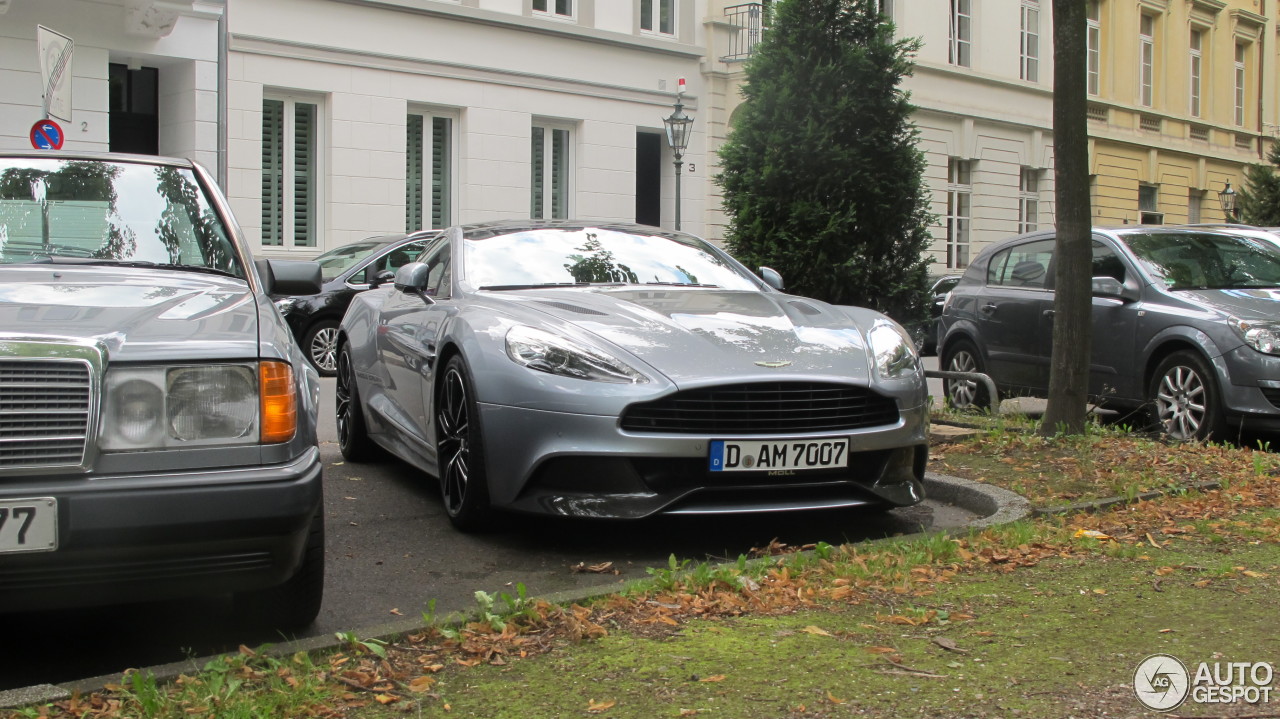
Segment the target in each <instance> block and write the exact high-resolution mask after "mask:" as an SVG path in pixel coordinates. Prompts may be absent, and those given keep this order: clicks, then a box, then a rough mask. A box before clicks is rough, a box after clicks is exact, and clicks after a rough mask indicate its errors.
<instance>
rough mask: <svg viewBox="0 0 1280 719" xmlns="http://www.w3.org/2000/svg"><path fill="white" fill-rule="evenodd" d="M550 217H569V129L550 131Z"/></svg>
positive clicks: (560, 218)
mask: <svg viewBox="0 0 1280 719" xmlns="http://www.w3.org/2000/svg"><path fill="white" fill-rule="evenodd" d="M551 217H552V218H553V219H556V220H564V219H568V217H569V131H568V130H552V131H551Z"/></svg>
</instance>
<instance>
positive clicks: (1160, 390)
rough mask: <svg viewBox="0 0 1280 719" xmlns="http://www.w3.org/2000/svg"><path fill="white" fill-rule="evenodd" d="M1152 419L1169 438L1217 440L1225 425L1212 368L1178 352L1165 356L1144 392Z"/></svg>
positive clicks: (1203, 362) (1197, 357)
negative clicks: (1149, 405)
mask: <svg viewBox="0 0 1280 719" xmlns="http://www.w3.org/2000/svg"><path fill="white" fill-rule="evenodd" d="M1148 399H1149V401H1150V402H1151V407H1152V412H1153V414H1154V417H1153V419H1154V420H1155V421H1156V422H1157V423H1159V425H1160V429H1161V430H1162V431H1163V432H1164V433H1165V434H1167V435H1169V436H1170V437H1172V438H1173V439H1178V440H1207V439H1221V438H1222V437H1223V436H1224V435H1225V430H1226V423H1225V421H1224V418H1223V412H1222V397H1221V395H1220V394H1219V393H1218V383H1217V380H1216V379H1215V376H1214V373H1213V370H1212V368H1210V367H1209V365H1208V363H1206V362H1205V361H1204V359H1203V358H1201V357H1200V355H1198V354H1196V353H1195V352H1192V351H1189V350H1181V351H1178V352H1174V353H1173V354H1170V355H1169V356H1168V357H1165V358H1164V359H1163V360H1162V361H1161V362H1160V365H1159V366H1158V367H1156V372H1155V375H1154V376H1153V377H1152V378H1151V387H1150V390H1149V392H1148Z"/></svg>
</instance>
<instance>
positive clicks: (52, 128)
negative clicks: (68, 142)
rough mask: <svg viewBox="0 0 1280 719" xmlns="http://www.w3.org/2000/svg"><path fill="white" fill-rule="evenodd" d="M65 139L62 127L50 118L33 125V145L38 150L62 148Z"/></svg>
mask: <svg viewBox="0 0 1280 719" xmlns="http://www.w3.org/2000/svg"><path fill="white" fill-rule="evenodd" d="M65 139H66V135H64V134H63V133H62V127H60V126H59V125H58V123H56V122H54V121H53V120H50V119H49V118H45V119H43V120H41V121H39V122H37V123H36V124H34V125H32V126H31V146H32V147H34V148H35V149H37V150H61V149H62V142H63V140H65Z"/></svg>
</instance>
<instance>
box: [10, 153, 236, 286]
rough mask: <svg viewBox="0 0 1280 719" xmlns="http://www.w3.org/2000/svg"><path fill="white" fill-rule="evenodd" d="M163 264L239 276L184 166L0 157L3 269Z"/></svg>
mask: <svg viewBox="0 0 1280 719" xmlns="http://www.w3.org/2000/svg"><path fill="white" fill-rule="evenodd" d="M30 263H51V264H90V265H126V266H135V267H163V268H169V269H180V270H191V271H197V272H211V273H216V274H224V275H230V276H232V277H239V278H241V279H243V278H244V277H245V271H244V268H243V267H241V265H240V260H239V257H238V256H237V255H236V253H235V250H234V247H233V245H232V242H231V239H230V237H229V233H228V232H227V228H226V227H225V226H224V225H223V223H222V220H221V218H220V217H219V216H218V214H217V213H216V212H214V211H213V207H212V205H211V204H210V203H209V200H208V198H207V197H206V196H205V194H204V191H203V189H202V188H201V186H200V183H199V182H198V181H197V180H196V177H195V174H194V173H193V172H192V171H191V170H190V169H186V168H181V167H173V166H169V165H155V164H146V163H130V162H103V161H98V160H85V159H67V160H63V159H45V158H0V264H30Z"/></svg>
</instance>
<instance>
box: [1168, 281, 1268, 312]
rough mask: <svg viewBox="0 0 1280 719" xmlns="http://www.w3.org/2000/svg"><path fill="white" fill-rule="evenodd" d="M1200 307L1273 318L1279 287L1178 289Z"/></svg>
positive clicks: (1183, 295)
mask: <svg viewBox="0 0 1280 719" xmlns="http://www.w3.org/2000/svg"><path fill="white" fill-rule="evenodd" d="M1175 294H1178V295H1181V296H1182V297H1183V298H1184V299H1186V300H1189V301H1191V302H1193V303H1195V304H1198V305H1200V306H1201V307H1202V308H1204V309H1206V310H1210V311H1214V310H1216V311H1218V312H1221V313H1223V314H1226V315H1232V316H1235V317H1239V318H1241V319H1246V320H1275V318H1276V317H1277V316H1278V315H1280V289H1270V288H1267V289H1231V290H1180V291H1177V292H1175Z"/></svg>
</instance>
